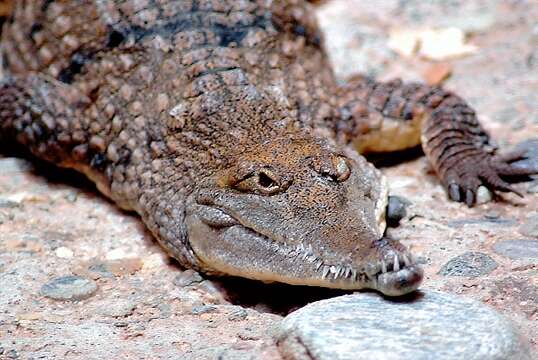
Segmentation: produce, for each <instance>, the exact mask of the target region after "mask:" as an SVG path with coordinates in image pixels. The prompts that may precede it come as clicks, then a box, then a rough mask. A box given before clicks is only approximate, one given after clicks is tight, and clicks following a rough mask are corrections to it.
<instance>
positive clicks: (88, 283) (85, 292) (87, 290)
mask: <svg viewBox="0 0 538 360" xmlns="http://www.w3.org/2000/svg"><path fill="white" fill-rule="evenodd" d="M96 291H97V284H96V283H95V282H94V281H92V280H89V279H85V278H82V277H80V276H72V275H68V276H60V277H57V278H54V279H52V280H51V281H49V282H47V283H46V284H44V285H43V286H42V287H41V291H40V293H41V295H43V296H46V297H48V298H50V299H54V300H64V301H78V300H84V299H87V298H89V297H90V296H92V295H93V294H94V293H95V292H96Z"/></svg>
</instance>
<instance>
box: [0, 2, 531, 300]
mask: <svg viewBox="0 0 538 360" xmlns="http://www.w3.org/2000/svg"><path fill="white" fill-rule="evenodd" d="M312 6H314V5H313V4H310V3H309V2H307V1H303V0H290V1H269V0H252V1H246V0H245V1H235V0H179V1H172V0H117V1H112V0H77V1H69V0H35V1H17V2H14V3H13V9H12V12H11V13H10V15H9V17H8V18H7V19H6V21H5V23H4V26H3V29H2V42H1V47H2V54H3V67H4V75H5V76H4V78H3V79H2V81H1V83H0V138H1V139H2V141H3V142H14V143H17V144H19V145H22V146H24V147H25V148H27V149H29V151H30V152H31V153H32V154H33V155H35V156H36V157H38V158H41V159H44V160H46V161H49V162H52V163H54V164H56V165H58V166H60V167H67V168H73V169H76V170H78V171H80V172H82V173H84V174H85V175H86V176H87V177H88V178H89V179H91V180H92V181H93V182H95V184H96V187H97V188H98V190H99V191H100V192H102V193H103V194H104V195H105V196H107V197H109V198H110V199H112V200H113V201H114V202H115V203H116V204H117V205H118V206H119V207H121V208H123V209H126V210H130V211H134V212H136V213H137V214H138V215H139V216H140V217H141V219H142V221H143V222H144V223H145V225H146V226H147V228H148V229H149V230H150V231H151V232H152V234H153V235H154V237H155V238H156V239H157V241H158V242H159V243H160V244H161V245H162V247H163V248H164V249H165V250H166V251H167V252H168V253H169V254H170V255H171V256H172V257H174V258H175V259H177V260H178V261H179V263H180V264H181V265H182V266H184V267H186V268H192V269H195V270H197V271H201V272H204V273H207V274H214V275H231V276H239V277H244V278H250V279H255V280H260V281H264V282H282V283H288V284H294V285H309V286H320V287H329V288H339V289H374V290H377V291H379V292H381V293H383V294H385V295H388V296H398V295H403V294H406V293H409V292H412V291H414V290H415V289H417V288H418V287H419V285H420V284H421V281H422V279H423V270H422V268H421V266H420V264H418V263H417V261H416V260H415V259H414V257H413V256H412V254H411V253H410V251H409V250H408V249H406V248H405V247H404V246H403V245H402V244H401V243H400V242H398V241H396V240H394V239H391V238H389V237H388V236H386V235H385V227H386V218H385V216H386V208H387V198H388V187H387V181H386V179H385V177H384V176H383V175H382V173H381V172H380V171H379V170H378V169H376V168H375V167H374V166H373V165H372V164H371V163H370V162H368V161H367V160H366V158H365V157H363V155H365V154H367V153H375V152H392V151H397V150H403V149H406V148H410V147H415V146H419V145H420V144H422V148H423V150H424V153H425V155H426V156H427V158H428V159H429V161H430V163H431V164H432V166H433V168H434V169H435V171H436V173H437V174H438V176H439V178H440V180H441V182H442V184H443V185H444V187H445V188H446V191H447V195H448V198H449V199H451V200H454V201H459V202H464V203H466V204H467V205H468V206H473V205H475V203H476V194H477V191H478V189H479V187H481V186H483V187H485V188H488V189H490V190H491V191H501V192H515V193H517V191H516V190H514V189H513V188H512V186H511V184H510V183H509V182H507V181H508V179H507V176H512V175H528V174H533V173H536V172H537V169H532V168H528V167H526V168H524V167H518V166H516V165H514V161H515V160H517V159H520V158H522V156H523V153H521V152H512V153H509V154H506V155H500V154H499V153H498V151H497V149H496V147H495V146H493V145H492V141H491V140H490V137H489V136H488V134H487V133H486V132H485V131H484V129H483V128H482V127H481V125H480V124H479V122H478V120H477V116H476V114H475V112H474V110H473V109H472V108H471V107H470V106H469V105H468V104H467V103H466V102H465V101H464V100H463V99H462V98H460V97H459V96H457V95H456V94H454V93H452V92H450V91H447V90H445V89H443V88H442V87H439V86H428V85H424V84H420V83H404V82H402V81H401V80H398V79H397V80H392V81H388V82H378V81H375V80H374V79H371V78H369V77H366V76H355V77H353V78H352V79H350V80H349V81H347V82H345V83H340V82H338V81H337V80H336V78H335V76H334V73H333V71H332V69H331V66H330V63H329V60H328V58H327V55H326V53H325V51H324V48H323V42H324V40H323V36H322V34H321V32H320V30H319V28H318V26H317V23H316V19H315V16H314V11H313V9H312Z"/></svg>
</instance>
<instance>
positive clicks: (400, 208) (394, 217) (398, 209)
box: [387, 196, 411, 226]
mask: <svg viewBox="0 0 538 360" xmlns="http://www.w3.org/2000/svg"><path fill="white" fill-rule="evenodd" d="M409 205H411V202H410V201H409V200H407V199H405V198H403V197H401V196H389V201H388V205H387V225H389V226H398V224H399V223H400V220H402V219H403V218H404V217H405V216H406V215H407V207H408V206H409Z"/></svg>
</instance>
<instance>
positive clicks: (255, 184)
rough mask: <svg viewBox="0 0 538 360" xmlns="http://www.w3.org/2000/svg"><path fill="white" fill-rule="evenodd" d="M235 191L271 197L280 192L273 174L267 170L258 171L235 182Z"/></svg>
mask: <svg viewBox="0 0 538 360" xmlns="http://www.w3.org/2000/svg"><path fill="white" fill-rule="evenodd" d="M234 187H235V188H236V189H237V190H239V191H243V192H250V193H254V194H261V195H273V194H276V193H278V192H280V191H281V186H280V184H279V181H278V179H277V177H276V176H275V174H273V172H272V171H271V170H269V169H260V170H257V171H255V172H253V173H251V174H249V175H248V176H247V177H245V178H244V179H243V180H241V181H239V182H237V183H236V184H235V186H234Z"/></svg>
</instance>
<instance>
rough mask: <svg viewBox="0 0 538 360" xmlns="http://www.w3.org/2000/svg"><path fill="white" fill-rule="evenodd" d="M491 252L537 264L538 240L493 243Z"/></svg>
mask: <svg viewBox="0 0 538 360" xmlns="http://www.w3.org/2000/svg"><path fill="white" fill-rule="evenodd" d="M493 250H495V252H496V253H498V254H500V255H503V256H506V257H509V258H510V259H533V260H534V261H536V262H538V240H526V239H518V240H504V241H499V242H498V243H495V245H494V246H493ZM537 302H538V299H537Z"/></svg>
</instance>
